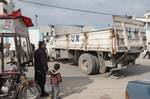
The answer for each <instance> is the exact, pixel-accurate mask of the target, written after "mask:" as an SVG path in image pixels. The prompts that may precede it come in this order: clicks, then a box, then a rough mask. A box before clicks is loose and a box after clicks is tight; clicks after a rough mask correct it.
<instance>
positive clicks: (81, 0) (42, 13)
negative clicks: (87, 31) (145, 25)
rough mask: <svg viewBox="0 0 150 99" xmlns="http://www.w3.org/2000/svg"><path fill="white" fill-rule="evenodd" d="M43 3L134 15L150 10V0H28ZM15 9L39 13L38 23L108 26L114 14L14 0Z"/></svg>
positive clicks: (30, 13)
mask: <svg viewBox="0 0 150 99" xmlns="http://www.w3.org/2000/svg"><path fill="white" fill-rule="evenodd" d="M27 1H32V2H39V3H43V4H51V5H57V6H64V7H68V8H76V9H82V10H90V11H97V12H105V13H111V14H115V15H116V14H117V15H126V14H127V15H133V16H137V17H143V16H144V13H146V11H148V10H150V1H149V0H27ZM13 2H14V4H15V9H18V8H21V10H22V13H23V15H26V16H29V17H31V18H32V21H33V23H35V15H38V25H47V24H49V25H55V24H66V25H91V26H95V27H98V26H100V27H103V26H108V24H111V23H112V16H106V15H98V14H90V13H84V12H77V11H70V10H64V9H58V8H53V7H45V6H40V5H34V4H29V3H25V2H21V1H19V0H13Z"/></svg>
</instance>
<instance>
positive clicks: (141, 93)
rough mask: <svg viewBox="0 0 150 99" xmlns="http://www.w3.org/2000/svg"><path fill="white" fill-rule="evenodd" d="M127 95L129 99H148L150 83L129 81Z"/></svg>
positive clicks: (149, 98)
mask: <svg viewBox="0 0 150 99" xmlns="http://www.w3.org/2000/svg"><path fill="white" fill-rule="evenodd" d="M127 93H128V97H129V99H150V81H139V80H135V81H129V82H128V86H127Z"/></svg>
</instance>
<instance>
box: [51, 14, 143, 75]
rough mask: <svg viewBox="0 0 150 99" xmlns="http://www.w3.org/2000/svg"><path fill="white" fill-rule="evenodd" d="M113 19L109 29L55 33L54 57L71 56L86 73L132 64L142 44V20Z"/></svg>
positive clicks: (114, 17)
mask: <svg viewBox="0 0 150 99" xmlns="http://www.w3.org/2000/svg"><path fill="white" fill-rule="evenodd" d="M113 22H114V25H113V27H112V28H110V29H104V30H96V31H86V32H81V33H67V32H66V33H64V34H61V35H60V34H59V35H57V33H56V37H55V46H54V48H53V49H54V52H55V53H53V57H54V58H57V59H61V58H67V59H71V60H73V61H74V62H76V63H78V65H79V67H81V69H82V70H83V71H84V72H86V73H87V74H95V73H98V72H99V73H105V72H106V71H107V70H108V69H109V70H110V69H121V68H124V67H127V66H128V65H129V64H130V63H132V64H135V60H136V59H137V58H138V56H139V54H140V52H141V49H142V47H143V36H142V33H144V23H143V22H140V21H137V20H134V19H131V18H127V17H124V16H113Z"/></svg>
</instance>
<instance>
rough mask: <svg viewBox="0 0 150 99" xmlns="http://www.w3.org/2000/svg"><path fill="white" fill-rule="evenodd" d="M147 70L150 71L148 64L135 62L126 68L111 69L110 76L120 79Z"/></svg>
mask: <svg viewBox="0 0 150 99" xmlns="http://www.w3.org/2000/svg"><path fill="white" fill-rule="evenodd" d="M147 72H150V66H146V65H139V64H136V65H135V66H129V67H128V68H126V69H122V70H117V71H113V72H112V74H111V76H116V77H118V79H121V78H125V77H129V76H136V75H142V74H144V73H147Z"/></svg>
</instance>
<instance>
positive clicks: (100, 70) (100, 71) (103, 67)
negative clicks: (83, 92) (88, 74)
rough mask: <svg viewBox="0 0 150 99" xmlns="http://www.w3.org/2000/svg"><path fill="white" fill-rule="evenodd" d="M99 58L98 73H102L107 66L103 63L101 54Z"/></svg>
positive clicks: (105, 70)
mask: <svg viewBox="0 0 150 99" xmlns="http://www.w3.org/2000/svg"><path fill="white" fill-rule="evenodd" d="M99 58H100V62H99V63H100V68H99V73H101V74H103V73H106V72H107V67H106V65H105V59H104V58H103V56H101V55H100V56H99Z"/></svg>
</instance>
